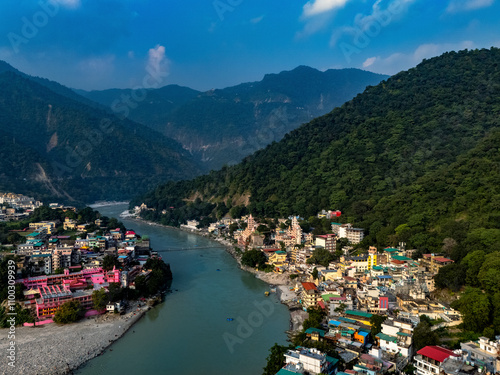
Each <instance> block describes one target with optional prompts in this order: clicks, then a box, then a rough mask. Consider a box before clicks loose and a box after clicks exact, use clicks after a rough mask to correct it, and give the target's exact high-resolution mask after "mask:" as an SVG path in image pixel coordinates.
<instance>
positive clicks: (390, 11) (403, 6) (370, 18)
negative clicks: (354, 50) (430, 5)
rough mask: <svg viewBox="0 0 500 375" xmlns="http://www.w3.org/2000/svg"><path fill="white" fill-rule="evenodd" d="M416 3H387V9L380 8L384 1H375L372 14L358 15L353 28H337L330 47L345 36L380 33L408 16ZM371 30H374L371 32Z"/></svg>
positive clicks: (397, 1)
mask: <svg viewBox="0 0 500 375" xmlns="http://www.w3.org/2000/svg"><path fill="white" fill-rule="evenodd" d="M415 1H416V0H396V1H393V2H389V3H387V5H386V7H385V8H382V7H381V6H380V3H381V2H382V0H377V1H375V3H374V4H373V6H372V10H371V13H370V14H363V13H358V14H356V16H355V17H354V20H353V23H352V25H351V26H343V27H339V28H337V29H336V30H335V32H334V33H333V34H332V37H331V39H330V46H332V47H333V46H335V45H336V44H337V42H338V40H339V39H340V38H341V37H342V36H344V35H345V34H349V35H352V36H357V35H359V34H362V33H364V32H368V31H369V34H370V35H371V34H373V33H374V32H375V33H379V32H380V31H381V30H382V28H384V27H386V26H388V25H389V24H390V23H391V22H394V21H397V20H399V19H400V18H401V17H403V16H404V15H405V14H406V10H407V9H408V8H409V6H410V5H412V4H413V3H414V2H415ZM370 28H372V30H370Z"/></svg>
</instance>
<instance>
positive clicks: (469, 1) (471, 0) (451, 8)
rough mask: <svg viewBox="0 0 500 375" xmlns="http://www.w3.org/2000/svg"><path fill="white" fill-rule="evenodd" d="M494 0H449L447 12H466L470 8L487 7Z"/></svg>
mask: <svg viewBox="0 0 500 375" xmlns="http://www.w3.org/2000/svg"><path fill="white" fill-rule="evenodd" d="M494 2H495V0H451V1H450V3H449V4H448V7H447V8H446V11H447V12H448V13H457V12H467V11H471V10H476V9H481V8H487V7H489V6H491V5H493V3H494Z"/></svg>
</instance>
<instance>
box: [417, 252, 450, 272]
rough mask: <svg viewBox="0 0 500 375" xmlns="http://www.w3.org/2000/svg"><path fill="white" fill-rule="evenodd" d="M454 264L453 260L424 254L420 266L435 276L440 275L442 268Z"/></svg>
mask: <svg viewBox="0 0 500 375" xmlns="http://www.w3.org/2000/svg"><path fill="white" fill-rule="evenodd" d="M452 263H453V260H451V259H448V258H445V257H442V256H439V255H434V254H424V255H423V256H422V259H420V265H421V266H423V267H425V270H426V271H428V272H431V273H433V274H436V273H438V272H439V269H440V268H442V267H444V266H447V265H448V264H452Z"/></svg>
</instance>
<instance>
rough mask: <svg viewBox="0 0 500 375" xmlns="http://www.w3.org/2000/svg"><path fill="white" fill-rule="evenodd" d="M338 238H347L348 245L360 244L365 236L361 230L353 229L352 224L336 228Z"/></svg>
mask: <svg viewBox="0 0 500 375" xmlns="http://www.w3.org/2000/svg"><path fill="white" fill-rule="evenodd" d="M338 234H339V238H347V239H348V240H349V242H350V243H352V244H357V243H360V242H361V241H362V240H363V238H364V236H365V234H364V230H363V229H362V228H353V227H352V224H342V225H341V226H340V227H339V228H338Z"/></svg>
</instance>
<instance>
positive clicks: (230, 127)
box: [77, 66, 387, 171]
mask: <svg viewBox="0 0 500 375" xmlns="http://www.w3.org/2000/svg"><path fill="white" fill-rule="evenodd" d="M385 78H387V76H384V75H380V74H374V73H370V72H366V71H362V70H358V69H342V70H333V69H332V70H327V71H325V72H320V71H318V70H316V69H313V68H309V67H306V66H300V67H298V68H296V69H294V70H292V71H285V72H281V73H279V74H268V75H266V76H265V77H264V79H263V80H262V81H259V82H251V83H244V84H240V85H237V86H234V87H228V88H225V89H222V90H210V91H207V92H204V93H201V92H198V91H195V90H191V89H188V88H186V87H180V86H176V85H169V86H165V87H162V88H159V89H151V90H148V91H147V96H146V98H145V99H144V100H142V101H140V102H137V103H134V105H135V104H137V107H136V108H134V109H131V110H130V114H129V117H130V119H132V120H134V121H137V122H139V123H141V124H144V125H147V126H149V127H151V128H153V129H155V130H158V131H160V132H162V133H163V134H165V135H166V136H168V137H171V138H173V139H175V140H177V141H179V142H180V143H181V144H182V145H183V147H184V148H185V149H187V150H189V151H190V152H191V153H192V154H193V156H195V158H196V159H197V160H200V161H201V166H202V168H204V169H205V170H207V171H208V170H210V169H218V168H220V167H222V166H223V165H224V164H235V163H237V162H239V161H240V160H241V159H242V158H243V157H244V156H247V155H249V154H251V153H252V152H254V151H256V150H258V149H260V148H263V147H265V146H267V145H268V144H269V143H271V142H273V141H278V140H280V139H281V138H282V137H283V136H284V135H285V134H286V133H288V132H289V131H291V130H293V129H295V128H297V127H298V126H299V125H301V124H302V123H304V122H308V121H310V120H311V119H313V118H315V117H318V116H320V115H323V114H325V113H327V112H329V111H331V109H332V108H334V107H337V106H340V105H341V104H343V103H345V102H346V101H347V100H350V99H351V98H353V97H354V96H355V95H356V94H358V93H360V92H362V91H363V90H364V89H365V87H366V86H368V85H374V84H377V83H379V82H380V81H381V80H382V79H385ZM130 91H131V90H105V91H91V92H85V91H77V92H78V93H79V94H81V95H84V96H85V97H87V98H89V99H91V100H94V101H96V102H99V103H101V104H103V105H106V106H108V107H111V106H113V103H115V107H116V108H117V109H119V107H120V104H119V103H117V101H116V99H117V98H119V97H120V96H121V95H122V94H123V95H130Z"/></svg>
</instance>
